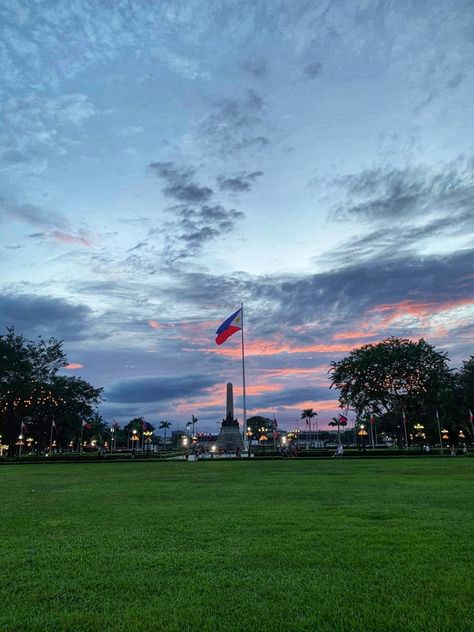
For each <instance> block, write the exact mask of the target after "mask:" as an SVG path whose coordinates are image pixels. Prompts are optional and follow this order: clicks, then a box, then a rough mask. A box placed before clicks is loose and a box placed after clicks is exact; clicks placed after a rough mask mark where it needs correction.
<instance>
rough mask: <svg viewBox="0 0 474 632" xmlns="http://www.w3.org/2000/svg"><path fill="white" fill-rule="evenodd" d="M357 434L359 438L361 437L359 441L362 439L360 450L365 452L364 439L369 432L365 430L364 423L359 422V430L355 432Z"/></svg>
mask: <svg viewBox="0 0 474 632" xmlns="http://www.w3.org/2000/svg"><path fill="white" fill-rule="evenodd" d="M357 434H358V435H359V437H360V439H361V441H362V450H363V451H364V452H365V440H366V438H367V435H368V434H369V433H368V432H367V430H366V429H365V425H364V424H361V425H360V428H359V431H358V433H357Z"/></svg>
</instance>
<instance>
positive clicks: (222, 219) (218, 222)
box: [167, 204, 244, 259]
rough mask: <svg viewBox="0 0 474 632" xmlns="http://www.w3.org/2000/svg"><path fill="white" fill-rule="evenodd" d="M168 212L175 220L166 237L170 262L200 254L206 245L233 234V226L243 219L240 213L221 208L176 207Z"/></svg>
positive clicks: (204, 206)
mask: <svg viewBox="0 0 474 632" xmlns="http://www.w3.org/2000/svg"><path fill="white" fill-rule="evenodd" d="M168 211H169V212H170V213H172V214H173V216H174V222H173V223H172V224H171V226H169V228H170V230H169V232H168V233H167V240H168V246H169V248H170V250H169V253H168V256H169V258H171V259H184V258H188V257H191V256H195V255H197V254H199V253H200V252H201V251H202V248H203V246H204V245H205V243H206V242H209V241H212V240H214V239H218V238H219V237H221V236H222V235H225V234H228V233H230V232H232V231H233V230H234V228H235V226H236V223H237V222H238V221H239V220H240V219H242V218H243V217H244V214H243V213H242V212H241V211H236V210H234V209H229V210H228V209H226V208H225V207H224V206H222V205H221V204H216V205H214V206H208V205H203V206H201V207H198V208H196V209H195V208H191V207H187V206H175V207H172V208H170V209H168Z"/></svg>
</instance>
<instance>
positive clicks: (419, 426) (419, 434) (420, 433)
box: [413, 423, 426, 452]
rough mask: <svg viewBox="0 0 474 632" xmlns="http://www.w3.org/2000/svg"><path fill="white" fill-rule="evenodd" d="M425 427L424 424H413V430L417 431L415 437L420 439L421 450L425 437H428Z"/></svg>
mask: <svg viewBox="0 0 474 632" xmlns="http://www.w3.org/2000/svg"><path fill="white" fill-rule="evenodd" d="M424 429H425V427H424V426H423V424H420V423H417V424H415V425H414V426H413V430H414V431H415V438H416V439H418V447H419V449H420V452H421V442H422V440H423V439H425V438H426V435H425V433H424V432H423V430H424Z"/></svg>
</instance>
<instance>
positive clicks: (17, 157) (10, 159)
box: [1, 149, 30, 164]
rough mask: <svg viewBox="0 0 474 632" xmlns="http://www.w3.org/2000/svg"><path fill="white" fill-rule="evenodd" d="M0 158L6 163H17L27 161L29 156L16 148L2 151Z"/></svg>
mask: <svg viewBox="0 0 474 632" xmlns="http://www.w3.org/2000/svg"><path fill="white" fill-rule="evenodd" d="M1 160H2V161H3V162H6V163H11V164H19V163H24V162H28V161H29V160H30V157H29V156H28V155H27V154H25V153H23V152H21V151H18V150H17V149H9V150H8V151H4V152H3V154H2V158H1Z"/></svg>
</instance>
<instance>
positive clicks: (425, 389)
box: [330, 337, 453, 442]
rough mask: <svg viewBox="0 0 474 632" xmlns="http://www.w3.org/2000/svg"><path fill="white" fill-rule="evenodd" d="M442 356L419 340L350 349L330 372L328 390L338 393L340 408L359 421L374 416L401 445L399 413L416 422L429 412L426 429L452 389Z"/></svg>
mask: <svg viewBox="0 0 474 632" xmlns="http://www.w3.org/2000/svg"><path fill="white" fill-rule="evenodd" d="M447 362H448V358H447V354H446V353H441V352H438V351H436V350H435V349H434V347H432V346H431V345H429V344H428V343H427V342H425V340H423V339H422V338H421V339H420V340H418V342H413V341H411V340H408V339H399V338H394V337H390V338H387V339H386V340H383V341H382V342H379V343H375V344H367V345H363V346H362V347H359V348H357V349H354V350H353V351H351V353H350V354H349V355H348V356H347V357H346V358H343V359H342V360H340V361H338V362H332V363H331V368H330V373H331V376H330V380H331V388H333V387H334V388H337V389H338V390H339V391H340V395H339V402H340V404H341V407H342V408H353V409H354V410H355V411H356V413H357V416H358V417H359V418H363V417H367V416H369V415H371V414H375V415H377V416H378V417H379V418H380V423H381V426H382V427H381V429H382V430H388V431H390V432H393V433H395V434H397V435H398V439H399V442H401V441H402V434H403V429H402V424H401V419H402V414H403V413H406V415H407V418H411V419H420V418H421V417H422V416H425V415H427V414H428V411H432V413H431V412H430V413H429V419H430V423H431V426H433V422H432V421H431V418H433V420H434V410H435V408H436V406H437V405H438V402H439V397H440V393H441V392H442V391H443V390H445V389H449V388H451V386H452V381H453V380H452V375H451V371H450V369H449V367H448V363H447Z"/></svg>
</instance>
